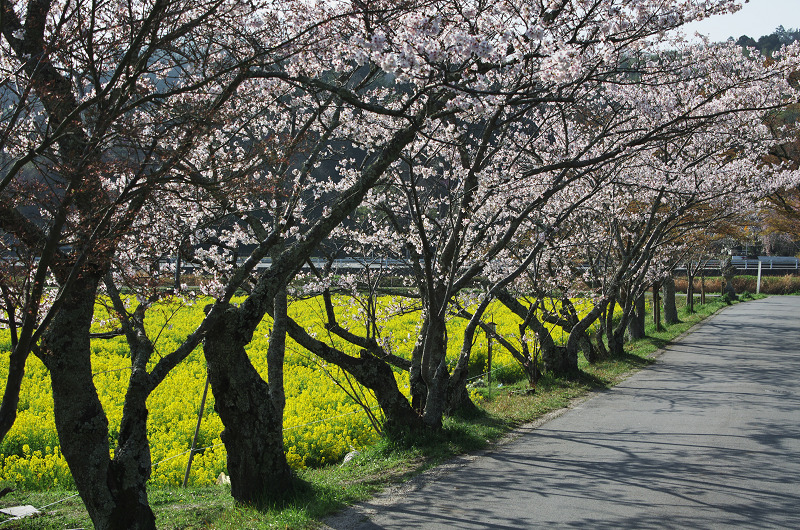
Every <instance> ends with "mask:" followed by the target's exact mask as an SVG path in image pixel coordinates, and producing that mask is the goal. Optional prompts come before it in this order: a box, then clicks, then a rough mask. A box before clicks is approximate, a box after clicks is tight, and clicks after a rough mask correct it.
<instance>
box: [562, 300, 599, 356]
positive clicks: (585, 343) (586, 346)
mask: <svg viewBox="0 0 800 530" xmlns="http://www.w3.org/2000/svg"><path fill="white" fill-rule="evenodd" d="M607 304H608V301H607V300H603V301H602V302H601V303H600V304H597V305H596V306H594V307H593V308H592V310H591V311H589V313H587V314H586V316H584V317H583V318H582V319H580V320H579V321H578V323H577V324H575V325H574V326H573V327H572V331H570V333H569V338H568V339H567V352H566V355H567V357H568V358H569V359H573V358H574V359H575V369H577V367H578V348H581V349H582V350H583V354H584V356H585V357H586V360H587V361H589V362H591V363H594V362H596V361H597V352H596V351H595V349H594V346H593V345H592V342H591V340H590V339H589V335H588V334H587V333H586V330H588V329H589V326H591V325H592V324H594V322H595V321H596V320H597V319H598V318H599V317H600V315H602V314H603V310H604V309H605V307H606V305H607Z"/></svg>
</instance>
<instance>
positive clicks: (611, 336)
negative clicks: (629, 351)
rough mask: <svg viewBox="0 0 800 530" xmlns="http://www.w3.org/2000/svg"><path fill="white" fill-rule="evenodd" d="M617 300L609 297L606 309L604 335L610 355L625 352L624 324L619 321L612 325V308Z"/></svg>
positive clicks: (618, 354)
mask: <svg viewBox="0 0 800 530" xmlns="http://www.w3.org/2000/svg"><path fill="white" fill-rule="evenodd" d="M616 305H617V301H616V299H615V298H611V301H610V302H609V303H608V309H606V336H607V337H608V349H609V353H610V354H611V355H612V356H615V357H616V356H620V355H622V354H623V353H625V350H624V346H625V324H624V323H621V324H620V325H619V326H617V327H616V328H615V327H614V309H615V308H616Z"/></svg>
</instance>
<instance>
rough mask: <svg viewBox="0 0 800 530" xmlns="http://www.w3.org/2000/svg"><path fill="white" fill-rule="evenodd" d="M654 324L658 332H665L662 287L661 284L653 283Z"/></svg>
mask: <svg viewBox="0 0 800 530" xmlns="http://www.w3.org/2000/svg"><path fill="white" fill-rule="evenodd" d="M653 323H654V324H655V325H656V331H663V330H664V327H663V326H662V325H661V285H660V284H659V282H653Z"/></svg>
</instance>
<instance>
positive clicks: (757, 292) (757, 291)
mask: <svg viewBox="0 0 800 530" xmlns="http://www.w3.org/2000/svg"><path fill="white" fill-rule="evenodd" d="M760 292H761V260H758V280H756V294H759V293H760Z"/></svg>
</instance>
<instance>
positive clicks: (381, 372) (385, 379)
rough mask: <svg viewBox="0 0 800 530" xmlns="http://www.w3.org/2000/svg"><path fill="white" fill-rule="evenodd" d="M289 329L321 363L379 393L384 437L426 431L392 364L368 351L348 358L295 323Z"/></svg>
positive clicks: (289, 325)
mask: <svg viewBox="0 0 800 530" xmlns="http://www.w3.org/2000/svg"><path fill="white" fill-rule="evenodd" d="M287 328H288V332H289V336H290V337H292V339H294V340H295V342H297V343H298V344H300V345H301V346H302V347H303V348H305V349H307V350H308V351H310V352H311V353H313V354H315V355H317V356H318V357H320V358H321V359H323V360H325V361H327V362H329V363H333V364H335V365H336V366H338V367H339V368H341V369H342V370H346V371H347V372H348V373H350V374H351V375H352V376H353V377H355V378H356V381H358V382H359V384H361V385H363V386H365V387H367V388H369V389H370V390H372V391H373V392H374V393H375V399H376V400H377V401H378V405H380V407H381V410H382V411H383V414H384V415H385V416H386V421H385V422H384V424H383V432H384V433H387V434H389V435H392V434H395V433H402V432H405V431H407V430H412V431H413V430H419V429H421V428H422V419H421V417H420V416H419V414H417V413H416V412H415V411H414V409H413V408H411V404H410V403H409V402H408V400H407V399H406V397H405V396H404V395H403V394H402V393H401V392H400V389H399V388H398V387H397V380H396V379H395V378H394V372H393V371H392V369H391V367H390V366H389V364H388V363H386V362H384V361H383V360H381V359H378V358H377V357H375V356H373V355H371V354H370V353H369V352H368V351H366V350H362V351H361V357H360V358H357V357H353V356H351V355H347V354H345V353H343V352H341V351H339V350H337V349H336V348H332V347H331V346H328V345H327V344H325V343H324V342H322V341H320V340H318V339H316V338H314V337H312V336H311V335H309V334H308V332H307V331H306V330H305V329H303V328H302V327H301V326H300V325H299V324H298V323H297V322H295V321H294V320H292V319H289V320H288V322H287Z"/></svg>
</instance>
